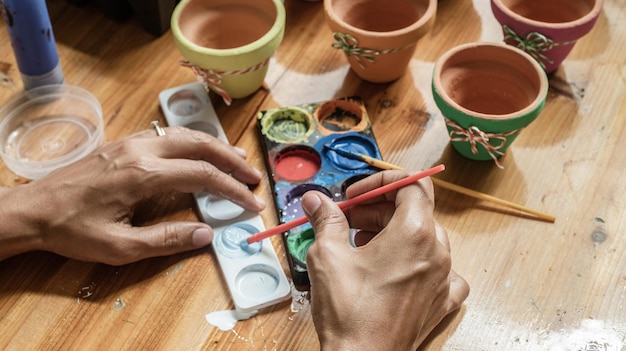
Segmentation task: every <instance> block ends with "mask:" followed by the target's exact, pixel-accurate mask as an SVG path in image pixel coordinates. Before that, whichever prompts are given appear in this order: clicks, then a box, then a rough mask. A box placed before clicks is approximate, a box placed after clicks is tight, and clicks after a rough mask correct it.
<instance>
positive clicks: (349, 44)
mask: <svg viewBox="0 0 626 351" xmlns="http://www.w3.org/2000/svg"><path fill="white" fill-rule="evenodd" d="M333 39H335V42H334V43H333V44H332V45H331V46H332V47H333V48H335V49H339V50H342V51H343V52H345V53H346V55H347V56H350V55H354V58H355V60H356V61H357V62H358V64H359V67H361V69H365V66H364V65H363V61H362V60H361V57H363V58H364V59H366V60H367V61H368V62H369V63H372V64H375V63H376V56H378V55H384V54H391V53H394V52H398V51H400V50H403V49H405V48H407V47H409V46H410V45H407V46H403V47H401V48H396V49H387V50H375V49H366V48H360V47H359V41H358V40H357V39H356V38H355V37H353V36H352V35H350V34H344V33H339V32H335V33H333Z"/></svg>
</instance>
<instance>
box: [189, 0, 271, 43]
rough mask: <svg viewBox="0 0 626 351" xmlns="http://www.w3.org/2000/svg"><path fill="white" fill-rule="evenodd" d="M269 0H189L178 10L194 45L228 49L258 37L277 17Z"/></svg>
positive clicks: (265, 31) (263, 33)
mask: <svg viewBox="0 0 626 351" xmlns="http://www.w3.org/2000/svg"><path fill="white" fill-rule="evenodd" d="M276 17H277V11H276V5H275V4H274V3H273V1H271V0H249V1H244V0H234V1H233V0H214V1H201V0H191V1H188V2H187V3H186V4H185V7H184V8H183V10H182V11H181V12H180V15H179V18H178V24H179V27H180V30H181V33H182V34H183V36H185V37H186V38H187V39H188V40H189V41H191V42H193V43H194V44H196V45H199V46H202V47H205V48H211V49H231V48H236V47H240V46H244V45H247V44H250V43H253V42H255V41H257V40H259V39H260V38H261V37H263V35H265V33H267V32H268V31H269V30H270V29H271V28H272V26H273V25H274V22H275V21H276Z"/></svg>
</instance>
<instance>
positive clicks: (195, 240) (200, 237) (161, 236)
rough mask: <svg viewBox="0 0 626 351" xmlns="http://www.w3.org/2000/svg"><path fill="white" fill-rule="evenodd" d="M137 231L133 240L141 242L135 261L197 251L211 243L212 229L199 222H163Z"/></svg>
mask: <svg viewBox="0 0 626 351" xmlns="http://www.w3.org/2000/svg"><path fill="white" fill-rule="evenodd" d="M137 230H138V231H139V233H135V234H136V235H135V238H137V240H139V241H141V243H140V244H139V245H138V246H139V250H138V251H137V252H136V255H137V256H139V257H137V260H140V259H144V258H148V257H156V256H168V255H172V254H175V253H179V252H184V251H189V250H193V249H198V248H201V247H205V246H207V245H209V244H210V243H211V241H213V229H212V228H211V227H209V226H208V225H206V224H204V223H199V222H165V223H159V224H155V225H151V226H147V227H141V228H137Z"/></svg>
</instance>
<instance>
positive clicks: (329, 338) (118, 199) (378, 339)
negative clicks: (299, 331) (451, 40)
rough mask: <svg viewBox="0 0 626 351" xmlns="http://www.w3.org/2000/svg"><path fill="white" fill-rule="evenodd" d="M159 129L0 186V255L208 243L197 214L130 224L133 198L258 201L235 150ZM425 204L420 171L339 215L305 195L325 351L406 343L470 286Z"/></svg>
mask: <svg viewBox="0 0 626 351" xmlns="http://www.w3.org/2000/svg"><path fill="white" fill-rule="evenodd" d="M165 131H166V134H165V135H164V136H156V135H155V133H154V131H153V130H146V131H143V132H139V133H136V134H134V135H131V136H129V137H127V138H124V139H122V140H119V141H115V142H110V143H107V144H105V145H103V146H101V147H100V148H98V149H97V150H96V151H94V152H93V153H92V154H90V155H89V156H87V157H85V158H84V159H82V160H80V161H78V162H76V163H74V164H72V165H70V166H67V167H65V168H63V169H59V170H57V171H55V172H52V173H51V174H49V175H48V176H46V177H44V178H42V179H39V180H35V181H32V182H30V183H28V184H25V185H20V186H16V187H12V188H7V187H1V188H0V222H1V223H3V225H2V226H0V260H2V259H5V258H7V257H11V256H14V255H17V254H20V253H24V252H28V251H34V250H44V251H51V252H55V253H57V254H59V255H62V256H66V257H69V258H73V259H78V260H83V261H90V262H102V263H107V264H112V265H122V264H127V263H131V262H135V261H139V260H142V259H145V258H148V257H155V256H164V255H171V254H175V253H178V252H183V251H188V250H193V249H197V248H201V247H204V246H206V245H209V244H210V243H211V241H212V239H213V230H212V229H211V227H209V226H208V225H206V224H204V223H201V222H167V223H157V224H154V225H149V226H141V227H135V226H133V225H132V223H131V219H132V216H133V212H134V209H135V207H136V206H137V205H138V204H139V203H140V202H141V201H143V200H145V199H147V198H150V197H152V196H155V195H157V194H160V193H164V192H172V191H174V192H185V193H192V192H199V191H206V192H210V193H213V194H215V195H218V196H221V197H225V198H228V199H231V200H232V201H233V202H235V203H237V204H239V205H240V206H242V207H244V208H246V209H248V210H250V211H257V212H258V211H261V210H262V209H263V208H264V207H265V203H264V202H263V201H262V200H261V199H260V198H258V197H257V196H255V195H254V194H253V193H252V192H251V191H250V190H249V188H248V186H247V184H257V183H258V182H260V180H261V179H262V174H261V173H260V172H259V171H258V170H256V169H254V168H252V167H251V166H250V165H249V164H248V163H247V162H246V160H245V157H246V154H245V151H243V150H241V149H238V148H235V147H232V146H230V145H228V144H226V143H223V142H221V141H219V140H218V139H215V138H213V137H211V136H210V135H208V134H205V133H202V132H197V131H192V130H188V129H185V128H182V127H168V128H165ZM406 174H408V173H406V172H399V171H386V172H380V173H377V174H375V175H373V176H371V177H368V178H366V179H364V180H362V181H360V182H357V183H355V184H353V185H352V186H351V187H349V188H348V192H347V195H348V196H349V197H353V196H356V195H358V194H361V193H363V192H366V191H368V190H370V189H373V188H376V187H379V186H380V185H382V184H387V183H390V182H392V181H394V180H397V179H399V178H400V177H403V176H406ZM217 189H219V191H218V190H217ZM433 203H434V201H433V191H432V184H431V183H430V181H429V180H423V181H420V182H419V183H416V184H415V185H411V186H407V187H405V188H402V189H400V190H398V191H396V192H393V193H390V194H386V195H385V196H384V197H380V198H378V199H373V200H371V201H370V202H368V203H367V204H364V205H359V206H356V207H353V208H352V209H350V210H349V211H348V212H347V213H346V214H345V215H344V214H343V212H341V210H339V208H338V207H337V205H336V204H335V203H333V202H332V201H331V200H330V199H328V198H326V196H325V195H322V194H320V193H316V192H309V193H307V194H305V195H304V196H303V199H302V206H303V208H304V210H305V212H306V213H307V216H308V217H309V219H310V221H311V223H312V225H313V227H314V229H315V233H316V234H315V235H316V241H315V244H314V245H313V246H312V247H311V249H310V250H309V254H308V257H307V263H308V266H309V275H310V280H311V303H312V314H313V321H314V324H315V328H316V330H317V332H318V336H319V340H320V344H321V346H322V349H323V350H378V351H380V350H415V349H416V348H417V347H418V346H419V345H420V344H421V343H422V342H423V340H424V338H425V337H426V336H427V335H428V334H429V333H430V332H431V331H432V330H433V328H434V327H435V326H436V325H437V324H439V323H440V321H441V320H442V319H443V318H444V317H445V316H446V315H448V314H450V313H451V312H453V311H455V310H456V309H458V308H459V307H460V305H461V304H462V302H463V301H464V300H465V298H466V297H467V295H468V293H469V287H468V285H467V283H466V282H465V280H463V278H461V277H460V276H458V275H457V274H456V273H454V271H451V270H450V266H451V264H450V249H449V244H448V240H447V236H446V233H445V231H444V230H443V229H442V228H441V227H439V226H438V225H437V224H436V223H435V222H434V219H433V206H434V205H433ZM350 226H352V227H356V228H361V229H362V230H363V232H361V234H360V235H359V237H358V241H359V242H362V243H363V246H360V247H358V248H353V247H352V246H350V244H349V241H348V232H349V227H350ZM339 233H345V235H340V234H339ZM370 239H371V241H370ZM390 253H391V254H390ZM398 267H403V269H398ZM398 311H403V313H398Z"/></svg>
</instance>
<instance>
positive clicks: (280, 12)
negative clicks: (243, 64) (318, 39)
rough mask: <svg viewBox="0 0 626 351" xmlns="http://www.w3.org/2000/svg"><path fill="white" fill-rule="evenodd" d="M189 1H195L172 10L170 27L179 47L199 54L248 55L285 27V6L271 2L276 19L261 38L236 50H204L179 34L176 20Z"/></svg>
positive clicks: (279, 2)
mask: <svg viewBox="0 0 626 351" xmlns="http://www.w3.org/2000/svg"><path fill="white" fill-rule="evenodd" d="M190 1H195V0H183V1H181V2H180V3H179V4H178V5H177V6H176V8H174V12H172V19H171V24H170V27H171V29H172V34H173V36H174V37H176V40H178V41H179V42H180V44H181V45H183V46H185V47H187V48H189V49H190V50H193V51H195V52H197V53H199V54H204V55H211V56H223V57H232V56H235V55H241V54H246V53H250V52H253V51H255V50H258V49H260V48H262V47H264V46H265V45H267V44H268V43H270V42H271V41H272V40H274V39H275V38H276V37H277V36H280V35H282V34H281V33H282V32H283V30H284V27H285V17H286V13H285V6H284V5H283V3H282V1H281V0H271V1H272V2H273V3H274V5H275V6H276V19H275V21H274V24H273V25H272V27H271V28H270V30H269V31H267V33H265V35H263V36H262V37H261V38H259V39H257V40H256V41H253V42H252V43H249V44H246V45H242V46H239V47H236V48H229V49H211V48H206V47H203V46H200V45H197V44H195V43H193V42H192V41H191V40H189V39H187V37H185V36H184V35H183V33H182V32H181V30H180V26H179V25H178V19H179V17H180V14H181V12H182V11H183V9H184V8H185V5H186V4H187V3H189V2H190ZM258 1H260V0H252V1H251V2H252V3H255V2H258Z"/></svg>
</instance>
